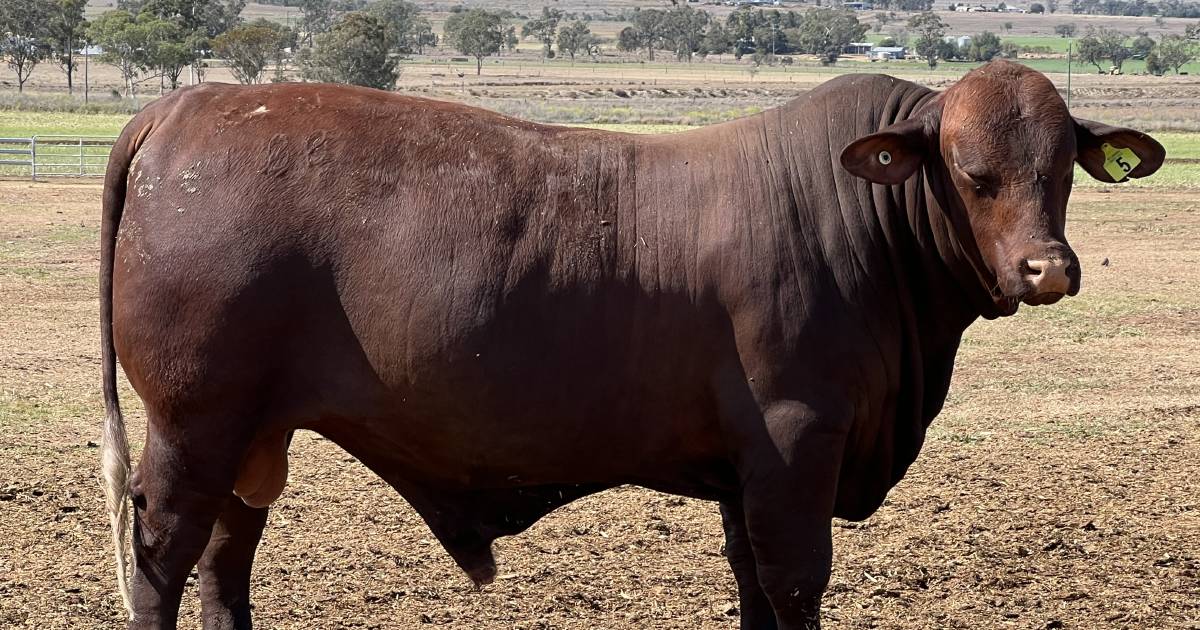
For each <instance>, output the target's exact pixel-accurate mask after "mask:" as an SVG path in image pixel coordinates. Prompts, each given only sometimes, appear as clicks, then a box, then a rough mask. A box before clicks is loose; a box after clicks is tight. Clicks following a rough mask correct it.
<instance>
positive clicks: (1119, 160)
mask: <svg viewBox="0 0 1200 630" xmlns="http://www.w3.org/2000/svg"><path fill="white" fill-rule="evenodd" d="M1100 148H1101V149H1102V150H1103V151H1104V170H1106V171H1108V174H1109V175H1111V176H1112V178H1113V181H1115V182H1119V181H1123V180H1124V179H1125V178H1126V177H1129V172H1130V171H1132V170H1133V169H1135V168H1137V165H1138V164H1141V163H1142V160H1141V158H1139V157H1138V156H1137V154H1136V153H1134V152H1133V151H1131V150H1130V149H1126V148H1124V147H1114V146H1113V145H1111V144H1109V143H1107V142H1105V143H1104V144H1102V145H1100Z"/></svg>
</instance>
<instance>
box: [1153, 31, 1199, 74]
mask: <svg viewBox="0 0 1200 630" xmlns="http://www.w3.org/2000/svg"><path fill="white" fill-rule="evenodd" d="M1196 48H1197V45H1196V42H1195V41H1193V40H1190V39H1188V38H1187V37H1184V36H1181V35H1163V37H1162V39H1161V40H1159V42H1158V56H1159V58H1160V59H1161V60H1162V64H1163V66H1164V67H1166V68H1171V69H1173V70H1175V74H1179V69H1180V68H1182V67H1183V66H1185V65H1187V64H1188V63H1190V62H1191V61H1192V60H1193V59H1195V58H1196Z"/></svg>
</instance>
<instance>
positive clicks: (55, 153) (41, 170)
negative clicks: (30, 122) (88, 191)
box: [0, 135, 117, 181]
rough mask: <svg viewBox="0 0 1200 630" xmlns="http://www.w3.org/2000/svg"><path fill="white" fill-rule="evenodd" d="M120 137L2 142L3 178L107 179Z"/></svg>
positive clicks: (32, 138)
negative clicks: (109, 161) (110, 153)
mask: <svg viewBox="0 0 1200 630" xmlns="http://www.w3.org/2000/svg"><path fill="white" fill-rule="evenodd" d="M116 140H117V138H116V136H63V135H36V136H30V137H28V138H0V176H10V177H11V176H18V177H23V176H27V177H29V178H31V179H33V180H35V181H36V180H37V179H39V178H44V177H103V176H104V170H105V168H106V167H107V166H108V154H109V152H111V151H112V146H113V143H114V142H116Z"/></svg>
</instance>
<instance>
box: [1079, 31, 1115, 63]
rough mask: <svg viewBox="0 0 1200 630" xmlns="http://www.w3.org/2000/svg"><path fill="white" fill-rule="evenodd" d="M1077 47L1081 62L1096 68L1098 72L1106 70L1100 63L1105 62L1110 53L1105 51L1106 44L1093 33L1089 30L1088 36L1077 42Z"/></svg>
mask: <svg viewBox="0 0 1200 630" xmlns="http://www.w3.org/2000/svg"><path fill="white" fill-rule="evenodd" d="M1075 45H1076V48H1077V50H1078V52H1079V58H1080V59H1081V60H1083V61H1084V62H1086V63H1090V64H1092V65H1093V66H1096V71H1097V72H1103V71H1104V68H1102V67H1101V66H1100V62H1101V61H1104V58H1105V56H1106V54H1107V52H1108V51H1107V50H1105V48H1104V44H1103V43H1102V42H1101V41H1100V38H1099V37H1097V36H1096V34H1095V33H1094V32H1093V31H1091V30H1089V31H1088V33H1087V35H1084V36H1083V37H1080V38H1079V41H1077V42H1075Z"/></svg>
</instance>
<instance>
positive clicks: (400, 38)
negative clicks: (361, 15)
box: [367, 0, 438, 54]
mask: <svg viewBox="0 0 1200 630" xmlns="http://www.w3.org/2000/svg"><path fill="white" fill-rule="evenodd" d="M367 12H368V13H370V14H371V15H373V16H375V18H376V19H378V20H379V21H380V23H382V24H383V27H384V32H385V33H386V34H387V39H388V41H387V46H388V50H390V51H392V52H394V53H399V54H411V53H417V54H420V53H422V52H424V50H425V49H426V48H428V47H430V46H436V45H437V41H438V38H437V35H435V34H434V32H433V25H432V24H430V23H429V20H428V19H426V18H425V17H424V16H422V15H421V10H420V8H418V7H417V5H415V4H413V3H411V2H408V1H407V0H376V2H372V3H371V4H369V5H367Z"/></svg>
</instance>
